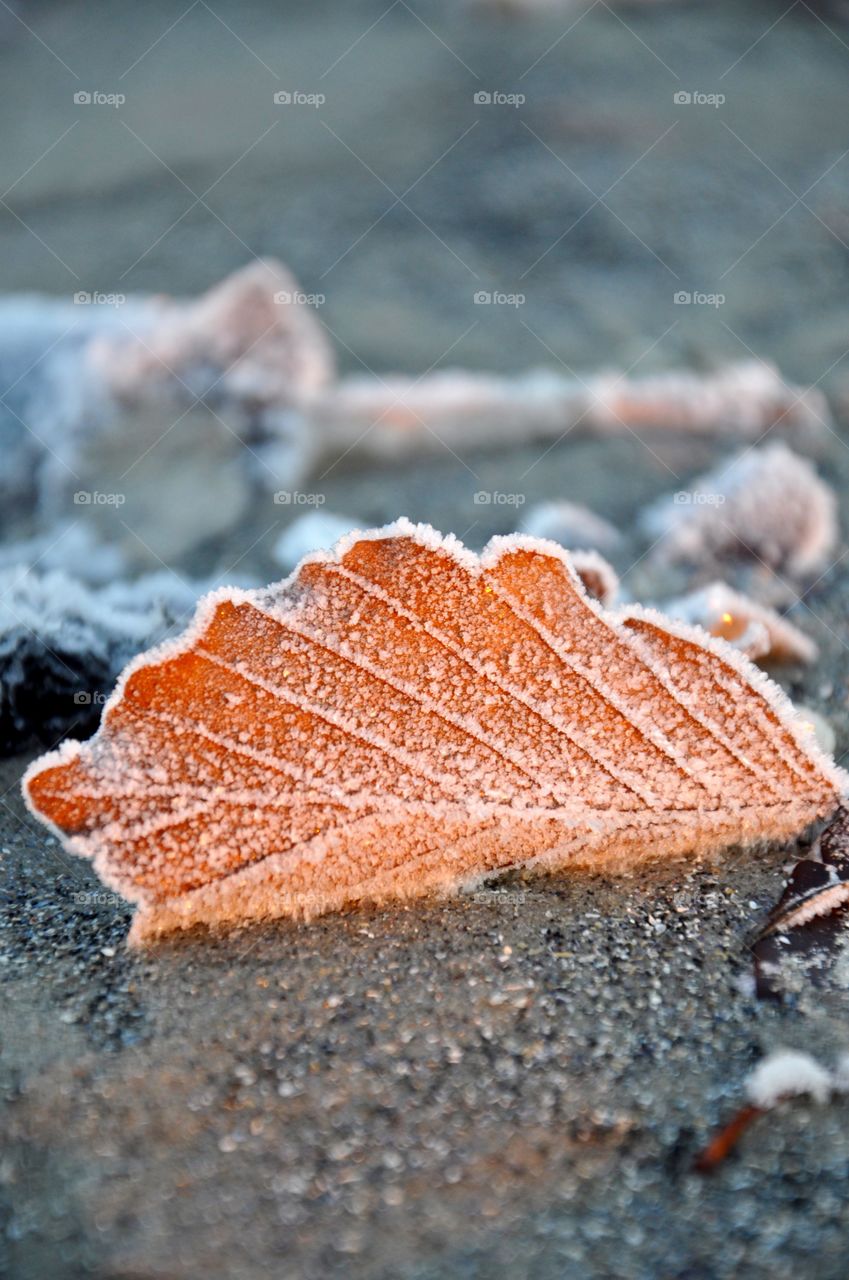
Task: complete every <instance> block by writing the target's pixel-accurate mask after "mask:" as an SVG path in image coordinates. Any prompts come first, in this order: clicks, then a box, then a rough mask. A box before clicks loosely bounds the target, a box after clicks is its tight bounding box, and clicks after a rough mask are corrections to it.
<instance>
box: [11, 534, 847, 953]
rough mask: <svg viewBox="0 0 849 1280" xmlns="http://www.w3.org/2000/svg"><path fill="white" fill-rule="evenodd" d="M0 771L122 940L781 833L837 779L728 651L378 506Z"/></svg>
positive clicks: (535, 545) (547, 553) (552, 562)
mask: <svg viewBox="0 0 849 1280" xmlns="http://www.w3.org/2000/svg"><path fill="white" fill-rule="evenodd" d="M24 785H25V794H26V797H27V800H28V803H29V805H30V807H31V809H32V811H33V813H34V814H36V816H37V817H39V818H40V819H42V820H43V821H45V822H47V823H48V824H49V825H50V826H51V827H52V828H53V829H54V830H55V831H56V832H57V833H58V834H59V835H60V837H61V838H62V840H63V842H64V844H65V846H66V847H67V848H68V849H69V850H70V851H72V852H74V853H76V854H80V855H82V856H86V857H89V858H92V859H93V861H94V866H95V869H96V870H97V871H98V873H99V874H100V875H101V877H102V878H103V879H104V881H105V882H106V883H108V884H109V885H110V886H112V887H113V888H115V889H117V890H118V891H119V892H121V893H122V894H124V896H125V897H127V898H128V899H130V900H131V901H134V902H136V903H137V904H138V906H139V911H138V914H137V916H136V920H135V923H134V925H133V937H134V938H135V939H139V938H142V937H145V936H149V935H151V934H155V933H159V932H164V931H166V930H169V929H173V928H177V927H186V926H189V925H191V924H193V923H194V922H196V921H206V922H210V923H214V922H219V921H232V920H239V919H245V918H260V917H274V916H285V915H291V916H298V917H311V916H315V915H317V914H319V913H320V912H323V911H328V910H332V909H336V908H341V907H344V906H346V905H348V904H351V903H354V902H360V901H378V902H380V901H385V900H388V899H393V898H410V897H415V896H418V895H421V894H425V893H427V892H432V891H436V890H447V889H454V888H457V887H458V886H460V885H462V884H465V883H469V882H474V881H475V880H479V879H482V878H484V877H485V876H487V875H489V874H493V873H497V872H500V871H503V870H504V869H506V868H508V867H515V866H523V867H538V868H544V869H552V870H554V869H556V870H562V869H564V868H569V867H581V866H583V867H587V866H589V867H593V868H595V869H600V870H608V871H619V870H625V869H630V868H632V867H634V866H635V865H636V864H638V863H640V862H642V861H644V860H646V859H649V858H657V857H662V856H666V857H672V856H674V855H681V854H685V853H692V854H694V855H698V854H700V853H703V852H705V851H708V850H713V849H718V848H721V847H723V846H725V845H728V844H731V843H735V844H736V843H745V842H753V841H759V840H767V839H781V838H785V837H788V836H790V835H793V834H795V833H796V832H798V831H799V830H800V828H802V827H804V826H806V825H807V824H808V823H809V822H811V821H813V820H815V819H819V818H822V817H825V816H827V815H828V814H829V813H831V812H832V811H833V810H834V809H835V808H836V806H837V803H838V798H839V795H840V793H841V792H842V791H844V790H845V789H846V778H845V775H844V774H843V773H842V772H841V771H840V770H838V769H837V768H836V766H834V764H833V763H832V762H831V761H830V760H828V759H827V758H826V757H825V756H823V755H822V754H821V753H820V752H819V751H818V750H817V749H816V747H815V746H814V745H812V744H811V743H810V741H807V740H806V739H805V737H804V735H803V734H802V732H801V730H800V728H799V726H798V724H797V721H796V717H795V715H794V713H793V711H792V708H791V707H790V705H789V703H787V701H786V699H784V698H783V695H782V694H781V693H780V691H779V690H778V689H777V688H776V686H774V685H773V684H772V683H771V682H770V681H768V680H767V679H766V678H765V677H764V676H763V675H762V674H761V673H759V672H758V671H756V670H755V669H754V668H753V667H751V666H750V664H748V663H747V662H746V661H745V659H743V658H742V657H741V656H740V655H738V654H737V653H735V652H734V651H733V650H732V649H730V648H729V647H728V646H726V645H724V644H722V643H721V642H718V641H712V640H710V639H709V638H707V637H705V636H704V633H701V632H696V631H694V630H691V629H689V628H687V627H685V626H682V625H680V624H674V623H671V622H669V621H668V620H666V619H664V618H663V617H662V616H661V615H659V614H657V613H656V612H654V611H651V610H645V611H639V612H635V611H631V612H629V613H628V614H627V615H621V616H620V615H617V614H616V613H611V612H606V611H605V610H604V609H603V608H602V607H601V606H600V605H599V604H597V603H596V602H595V601H593V600H591V599H590V598H589V597H588V596H587V594H586V593H585V591H584V589H583V587H582V585H581V583H580V581H579V579H578V578H577V576H576V574H575V573H574V571H573V569H572V567H571V565H570V561H569V557H568V555H567V554H566V553H565V552H564V551H563V550H562V549H561V548H558V547H557V546H556V545H555V544H552V543H545V542H540V541H538V540H536V539H533V538H529V537H513V538H496V539H493V541H492V542H491V543H490V544H489V545H488V547H487V548H486V550H485V551H484V552H483V553H482V555H481V556H480V557H478V556H477V555H475V554H473V553H472V552H470V551H468V550H467V549H466V548H465V547H463V546H462V544H460V543H459V542H458V541H457V540H456V539H455V538H453V537H448V538H442V537H441V536H440V535H439V534H437V533H436V532H435V531H434V530H432V529H430V528H429V527H428V526H425V525H418V526H414V525H411V524H410V523H409V522H408V521H405V520H402V521H399V522H397V523H396V524H395V525H390V526H388V527H387V528H385V529H381V530H375V531H372V532H370V533H368V534H362V533H354V534H351V535H350V536H349V537H348V538H346V539H343V540H342V541H341V542H340V543H339V545H338V546H337V548H336V550H335V551H334V552H332V553H330V552H317V553H315V554H314V555H312V556H309V557H307V558H306V559H305V560H304V561H303V562H302V564H301V565H300V567H299V568H298V569H297V570H296V572H295V573H294V574H293V575H292V576H291V577H290V578H288V579H286V580H285V581H284V582H282V583H279V584H277V585H276V586H274V587H271V588H268V589H267V590H265V591H254V592H247V591H235V590H223V591H219V592H215V593H213V594H212V595H210V596H208V597H206V599H205V600H204V601H203V602H202V604H201V605H200V607H199V609H198V613H197V615H196V618H195V621H194V623H193V625H192V627H191V628H190V630H189V631H188V632H187V633H186V635H185V636H183V637H182V638H181V639H180V640H178V641H175V642H171V643H170V644H168V645H165V646H162V647H161V648H159V649H157V650H154V651H152V652H151V653H149V654H146V655H143V656H142V657H140V658H138V659H136V660H135V661H134V662H133V663H131V664H130V666H129V667H128V668H127V670H126V672H125V673H124V675H123V677H122V678H121V681H120V682H119V685H118V687H117V689H116V691H115V693H114V694H113V696H112V698H111V699H110V701H109V703H108V704H107V707H106V710H105V714H104V718H103V722H102V725H101V728H100V731H99V732H98V734H97V735H96V736H95V737H94V738H93V739H92V740H91V741H89V742H86V743H82V744H81V743H66V744H64V745H63V746H62V747H61V748H60V749H59V750H58V751H56V752H53V753H51V754H50V755H48V756H46V757H45V758H44V759H42V760H41V761H38V762H37V763H36V764H35V765H34V766H33V767H32V768H31V769H30V770H29V772H28V774H27V776H26V778H25V784H24Z"/></svg>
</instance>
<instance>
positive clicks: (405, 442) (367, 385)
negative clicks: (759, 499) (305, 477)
mask: <svg viewBox="0 0 849 1280" xmlns="http://www.w3.org/2000/svg"><path fill="white" fill-rule="evenodd" d="M308 415H309V419H310V422H311V424H312V428H313V431H314V433H315V437H316V440H317V442H318V443H319V445H320V446H322V447H323V448H325V449H328V450H336V449H353V448H356V449H358V450H359V451H360V452H364V453H368V454H372V455H377V456H385V455H389V456H398V455H401V456H406V455H409V454H415V453H421V452H423V451H430V452H436V451H438V450H439V449H440V448H442V447H443V446H444V445H445V444H449V445H451V446H452V447H454V448H457V447H459V446H466V447H474V448H492V447H493V446H497V445H500V444H517V443H521V442H522V441H525V440H536V439H539V440H543V439H550V440H559V439H560V438H561V437H563V436H564V435H565V433H566V432H567V431H568V432H570V433H571V434H574V433H575V432H576V431H578V430H580V431H581V432H583V433H584V434H590V435H603V436H610V435H628V434H629V433H630V432H632V431H633V430H637V431H640V430H650V429H657V430H661V431H675V432H682V431H683V432H689V433H692V434H694V435H698V436H715V435H721V434H728V435H731V436H734V437H735V438H736V439H738V440H739V439H745V440H752V441H756V440H758V439H760V437H761V436H763V434H764V433H765V432H766V431H770V430H772V429H774V430H775V431H776V432H778V433H779V434H781V435H782V436H785V437H787V438H788V439H793V440H794V441H798V442H800V443H806V444H808V443H810V442H811V441H814V440H818V439H821V438H822V436H823V435H824V434H825V433H826V431H827V429H828V424H829V422H830V415H829V410H828V405H827V403H826V400H825V397H824V396H823V395H822V393H821V392H819V391H818V390H816V389H813V390H807V391H805V390H803V389H801V388H800V387H795V386H793V385H791V384H790V383H787V382H785V381H784V379H783V378H782V377H781V375H780V373H779V372H778V370H777V369H775V368H773V367H772V366H771V365H768V364H765V363H763V362H761V361H749V362H747V363H742V364H733V365H729V366H727V367H726V368H724V369H719V370H717V371H716V372H715V373H709V374H696V373H691V372H688V371H671V372H668V373H659V374H654V375H652V376H650V377H645V378H630V377H627V376H623V375H621V374H618V373H599V374H588V375H586V376H584V377H581V378H577V377H575V378H573V377H567V376H564V375H562V374H559V373H554V372H552V371H550V370H544V369H537V370H532V371H530V372H528V373H523V374H519V375H516V376H513V377H496V376H494V375H493V374H486V373H473V372H469V371H467V370H461V369H454V370H441V371H439V372H437V373H431V374H428V375H427V376H426V377H423V378H412V377H402V376H387V377H381V378H379V379H378V378H374V377H371V376H368V375H357V376H352V377H348V378H343V379H342V380H341V381H340V382H338V383H337V384H336V385H335V386H330V387H328V388H327V389H326V390H324V391H321V392H319V393H317V395H316V397H315V398H314V400H313V401H312V403H311V405H310V406H309V410H308ZM425 424H426V425H425Z"/></svg>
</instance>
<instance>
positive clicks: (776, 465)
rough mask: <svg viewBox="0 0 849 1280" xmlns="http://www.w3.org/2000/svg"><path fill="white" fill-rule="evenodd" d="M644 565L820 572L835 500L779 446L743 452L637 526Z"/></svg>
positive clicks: (802, 462)
mask: <svg viewBox="0 0 849 1280" xmlns="http://www.w3.org/2000/svg"><path fill="white" fill-rule="evenodd" d="M642 524H643V528H644V530H645V532H646V533H647V535H648V536H649V537H651V538H656V539H659V541H658V542H657V545H656V546H655V547H654V549H653V551H652V553H651V558H652V560H654V561H656V562H660V563H665V564H670V563H679V562H683V563H689V564H693V565H698V566H702V567H705V566H710V565H713V566H717V565H727V564H729V563H733V562H735V561H736V562H742V563H744V564H750V565H755V566H758V567H759V568H764V569H766V570H773V571H774V572H775V573H776V574H778V575H779V576H780V575H782V574H786V575H788V576H789V577H791V578H800V577H806V576H808V575H811V574H815V573H818V572H821V571H822V570H823V569H824V568H826V567H827V565H828V557H829V555H830V553H831V552H832V550H833V549H834V546H835V544H836V542H837V537H838V525H837V513H836V502H835V497H834V494H833V492H832V491H831V489H830V488H829V487H828V485H826V484H825V483H824V482H823V481H822V480H820V478H819V476H818V475H817V474H816V471H815V470H814V468H813V467H812V466H811V464H810V463H809V462H808V461H807V459H805V458H801V457H799V456H798V455H797V454H795V453H793V452H792V451H791V450H790V449H788V448H787V446H786V445H784V444H781V443H776V444H771V445H767V446H766V447H765V448H762V449H749V450H747V451H746V452H745V453H742V454H740V455H739V456H738V457H737V458H734V459H732V460H731V461H729V462H727V463H725V464H723V465H721V466H719V467H717V468H716V469H715V470H714V471H711V472H710V473H709V474H707V475H704V476H701V477H700V478H699V479H697V480H694V481H692V482H691V483H690V485H689V487H688V488H687V489H683V490H681V491H680V492H679V493H676V494H675V495H674V496H670V497H667V498H663V499H661V500H660V501H659V502H657V503H655V504H653V505H652V506H651V507H649V508H648V509H647V510H646V511H645V513H644V515H643V518H642Z"/></svg>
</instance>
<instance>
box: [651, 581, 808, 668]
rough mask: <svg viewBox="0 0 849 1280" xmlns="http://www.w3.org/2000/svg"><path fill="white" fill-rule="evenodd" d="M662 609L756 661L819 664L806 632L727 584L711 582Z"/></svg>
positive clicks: (665, 603)
mask: <svg viewBox="0 0 849 1280" xmlns="http://www.w3.org/2000/svg"><path fill="white" fill-rule="evenodd" d="M662 607H663V611H664V613H666V614H667V615H668V616H669V617H670V618H679V619H680V620H681V621H682V622H689V623H692V624H693V625H695V626H699V627H704V629H705V631H708V632H710V634H711V635H712V636H719V637H720V638H721V639H722V640H727V641H728V642H729V644H733V645H734V648H735V649H739V650H740V652H741V653H745V655H746V657H747V658H751V659H752V660H753V661H757V660H760V659H763V660H764V661H765V662H805V663H810V662H814V661H816V657H817V646H816V645H815V644H814V642H813V640H811V639H810V638H809V637H808V636H806V635H805V634H804V632H802V631H800V630H799V628H798V627H794V626H793V624H792V623H791V622H788V621H787V619H786V618H782V616H781V614H779V613H777V612H776V611H775V609H771V608H769V606H768V605H762V604H758V603H757V601H755V600H751V599H750V598H749V597H748V596H745V595H743V594H742V593H741V592H739V591H733V590H732V589H731V587H729V586H726V584H725V583H724V582H712V583H711V584H710V586H708V587H704V588H703V589H702V590H701V591H694V592H692V593H691V594H690V595H688V596H682V597H681V598H680V599H678V600H665V601H664V602H663V606H662Z"/></svg>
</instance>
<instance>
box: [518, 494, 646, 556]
mask: <svg viewBox="0 0 849 1280" xmlns="http://www.w3.org/2000/svg"><path fill="white" fill-rule="evenodd" d="M522 532H523V533H529V534H531V535H532V536H533V537H535V538H550V539H551V541H552V542H559V543H560V545H561V546H562V547H567V548H568V549H570V550H594V551H605V552H610V551H614V550H615V549H616V547H617V545H618V544H619V542H620V541H621V538H620V535H619V530H618V529H617V528H616V527H615V526H614V525H612V524H611V523H610V522H609V521H608V520H605V519H603V518H602V517H601V516H598V515H596V513H595V512H594V511H590V509H589V507H583V506H581V505H580V503H577V502H540V503H537V504H536V506H533V507H531V508H530V510H529V511H528V513H527V515H526V516H525V518H524V520H523V521H522Z"/></svg>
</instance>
